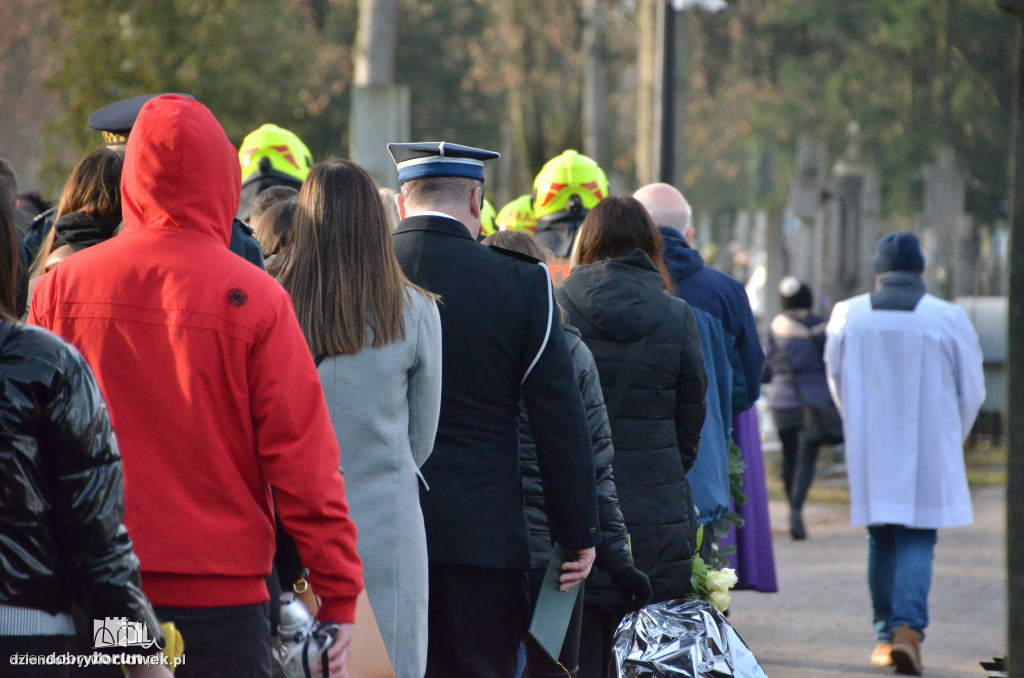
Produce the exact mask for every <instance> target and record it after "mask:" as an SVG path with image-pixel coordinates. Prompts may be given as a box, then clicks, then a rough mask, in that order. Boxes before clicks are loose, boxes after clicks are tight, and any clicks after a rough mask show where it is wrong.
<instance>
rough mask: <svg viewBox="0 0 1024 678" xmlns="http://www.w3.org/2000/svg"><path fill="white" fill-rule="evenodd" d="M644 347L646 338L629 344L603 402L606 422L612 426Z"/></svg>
mask: <svg viewBox="0 0 1024 678" xmlns="http://www.w3.org/2000/svg"><path fill="white" fill-rule="evenodd" d="M646 345H647V337H646V336H644V337H641V338H640V339H639V340H637V341H634V342H633V343H632V344H630V345H629V349H628V350H627V351H626V355H625V357H623V359H622V364H621V365H620V366H619V374H618V375H617V376H616V377H615V383H614V384H612V390H611V392H610V393H609V394H608V400H606V401H605V407H606V408H607V410H608V422H609V423H610V424H611V425H612V426H614V425H615V421H616V420H617V419H618V417H619V410H620V409H622V403H623V402H624V401H625V399H626V391H627V390H628V389H629V382H631V381H632V380H633V373H634V372H635V371H636V366H637V364H638V362H639V360H640V352H641V351H643V350H644V346H646Z"/></svg>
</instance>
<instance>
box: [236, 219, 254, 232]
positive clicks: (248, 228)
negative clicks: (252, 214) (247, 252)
mask: <svg viewBox="0 0 1024 678" xmlns="http://www.w3.org/2000/svg"><path fill="white" fill-rule="evenodd" d="M234 221H235V224H236V225H237V226H241V227H242V232H243V233H245V234H246V235H256V231H254V230H253V228H252V226H250V225H249V224H247V223H245V222H244V221H242V220H241V219H235V220H234Z"/></svg>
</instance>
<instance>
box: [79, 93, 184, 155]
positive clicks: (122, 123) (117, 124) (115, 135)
mask: <svg viewBox="0 0 1024 678" xmlns="http://www.w3.org/2000/svg"><path fill="white" fill-rule="evenodd" d="M164 94H167V92H161V93H159V94H141V95H139V96H137V97H131V98H129V99H122V100H121V101H115V102H114V103H112V104H107V105H106V106H104V107H103V108H101V109H99V110H97V111H94V112H93V113H92V115H90V116H89V119H88V120H87V122H88V123H89V127H92V128H93V129H94V130H97V131H99V132H100V133H102V134H103V140H104V141H105V142H106V143H108V144H123V143H125V142H127V141H128V133H129V132H131V131H132V127H134V126H135V119H136V118H138V117H139V111H141V110H142V107H143V106H144V105H145V104H146V102H147V101H149V100H150V99H155V98H156V97H160V96H163V95H164ZM178 96H182V97H188V98H189V99H191V98H193V97H192V95H190V94H178Z"/></svg>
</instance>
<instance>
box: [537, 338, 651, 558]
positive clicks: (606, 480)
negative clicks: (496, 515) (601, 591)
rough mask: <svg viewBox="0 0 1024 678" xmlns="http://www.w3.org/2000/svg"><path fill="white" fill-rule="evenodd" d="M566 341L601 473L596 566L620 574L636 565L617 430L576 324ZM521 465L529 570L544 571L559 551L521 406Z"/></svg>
mask: <svg viewBox="0 0 1024 678" xmlns="http://www.w3.org/2000/svg"><path fill="white" fill-rule="evenodd" d="M562 329H563V330H564V331H565V341H566V343H567V344H568V345H569V353H570V355H571V356H572V368H573V371H574V372H575V373H576V383H577V384H579V387H580V393H581V394H582V395H583V404H584V405H586V407H587V421H588V423H589V424H590V442H591V444H592V445H593V447H594V470H595V471H596V472H597V508H598V517H599V518H600V523H601V543H600V544H598V545H597V566H598V567H600V568H601V569H603V570H604V571H606V572H619V571H621V570H625V569H626V568H628V567H630V566H632V565H633V556H632V555H631V554H630V552H629V545H628V542H627V540H626V536H627V535H626V525H625V523H624V522H623V521H622V511H621V510H619V497H618V495H617V494H616V492H615V478H614V476H613V475H612V458H613V457H614V456H615V451H614V448H613V447H612V429H611V426H609V424H608V413H607V411H606V410H605V407H604V393H603V392H602V391H601V378H600V377H599V376H598V374H597V365H596V364H595V363H594V356H593V355H591V353H590V349H588V348H587V346H586V344H584V343H583V340H582V339H581V338H580V331H579V330H578V329H576V328H575V327H572V326H571V325H563V327H562ZM519 464H520V471H521V473H522V474H523V499H524V501H525V503H526V520H527V522H529V524H530V559H531V561H532V562H531V563H530V566H531V567H532V568H534V569H543V568H546V567H547V566H548V561H549V560H551V554H552V552H553V550H554V547H553V546H552V544H551V533H550V531H549V530H548V519H547V513H546V512H545V509H544V490H543V488H542V487H541V481H540V466H539V464H538V463H537V446H536V444H535V443H534V440H533V429H532V428H530V419H529V417H528V416H527V414H526V407H525V405H521V406H520V408H519Z"/></svg>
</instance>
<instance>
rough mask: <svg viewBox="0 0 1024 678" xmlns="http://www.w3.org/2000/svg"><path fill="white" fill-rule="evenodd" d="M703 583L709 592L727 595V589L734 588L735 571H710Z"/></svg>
mask: <svg viewBox="0 0 1024 678" xmlns="http://www.w3.org/2000/svg"><path fill="white" fill-rule="evenodd" d="M704 581H705V583H706V584H707V587H708V589H709V590H711V591H719V592H721V593H728V591H729V589H731V588H732V587H733V586H736V571H735V570H731V569H729V568H724V569H721V570H711V571H710V572H708V575H707V578H706V579H705V580H704Z"/></svg>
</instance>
